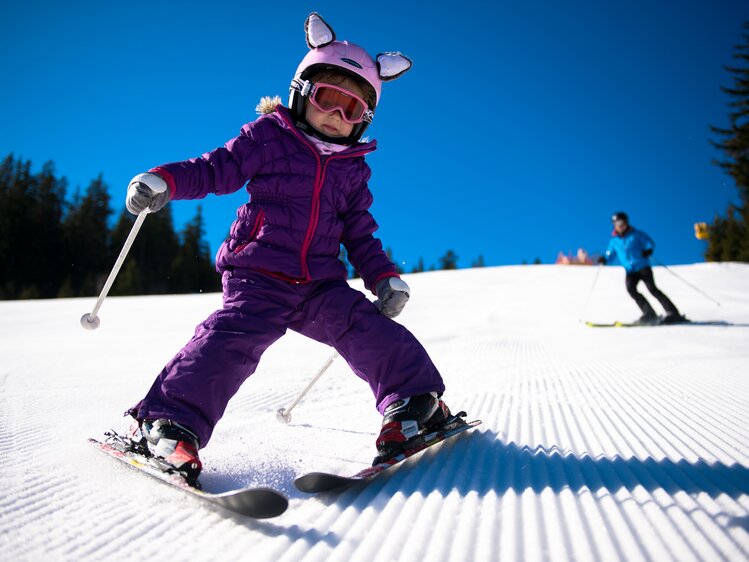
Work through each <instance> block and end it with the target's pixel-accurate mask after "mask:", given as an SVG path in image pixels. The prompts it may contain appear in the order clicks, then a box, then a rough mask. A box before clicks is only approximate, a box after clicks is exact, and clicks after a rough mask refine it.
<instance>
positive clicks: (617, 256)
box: [598, 212, 684, 324]
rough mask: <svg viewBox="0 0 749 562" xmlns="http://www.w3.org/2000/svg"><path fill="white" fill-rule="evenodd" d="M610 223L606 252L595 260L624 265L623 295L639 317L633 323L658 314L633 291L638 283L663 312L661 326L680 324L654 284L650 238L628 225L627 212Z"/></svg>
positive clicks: (673, 308) (646, 321) (678, 316)
mask: <svg viewBox="0 0 749 562" xmlns="http://www.w3.org/2000/svg"><path fill="white" fill-rule="evenodd" d="M611 222H612V223H613V224H614V231H613V232H612V235H611V240H609V245H608V248H607V249H606V253H605V254H604V255H603V256H601V257H600V258H599V259H598V262H599V263H601V264H605V263H610V262H612V261H617V262H618V263H619V264H620V265H622V266H624V269H625V271H626V272H627V276H626V279H625V283H626V286H627V292H628V293H629V296H631V297H632V298H633V299H634V301H635V302H636V303H637V306H639V307H640V310H641V311H642V316H641V317H640V318H639V320H638V321H637V322H638V323H642V324H652V323H655V322H656V321H657V320H658V315H657V314H656V313H655V310H653V307H652V306H651V304H650V303H649V302H648V300H647V299H646V298H645V297H644V296H643V295H642V294H641V293H640V292H638V291H637V285H638V284H639V283H640V281H642V282H643V283H645V286H646V287H647V289H648V291H650V294H652V295H653V296H654V297H655V298H656V299H657V300H658V302H659V303H660V304H661V306H662V307H663V309H664V310H665V311H666V316H665V317H664V318H663V320H662V322H663V323H666V324H670V323H674V322H680V321H682V320H683V319H684V317H683V316H682V315H681V314H680V313H679V311H678V309H677V308H676V306H675V305H674V303H673V302H671V299H669V298H668V297H667V296H666V295H665V294H664V293H663V291H661V290H660V289H659V288H658V287H656V285H655V280H654V279H653V270H652V269H651V267H650V256H651V255H652V254H653V250H654V249H655V242H653V239H652V238H651V237H650V236H648V235H647V234H646V233H645V232H643V231H642V230H638V229H636V228H635V227H633V226H631V225H630V224H629V217H628V216H627V213H623V212H618V213H614V215H613V216H612V217H611Z"/></svg>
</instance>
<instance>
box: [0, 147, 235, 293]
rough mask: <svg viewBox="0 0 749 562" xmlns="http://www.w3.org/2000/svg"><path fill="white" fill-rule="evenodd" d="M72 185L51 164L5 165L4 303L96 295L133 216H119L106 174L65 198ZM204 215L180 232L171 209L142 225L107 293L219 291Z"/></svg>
mask: <svg viewBox="0 0 749 562" xmlns="http://www.w3.org/2000/svg"><path fill="white" fill-rule="evenodd" d="M67 191H68V186H67V180H65V179H64V178H59V177H57V176H56V175H55V170H54V165H53V164H52V162H47V163H46V164H44V165H43V166H42V169H41V171H39V172H38V173H32V171H31V162H30V161H28V160H27V161H23V160H21V159H16V158H14V156H13V155H12V154H11V155H9V156H7V157H6V158H5V159H4V160H3V161H2V164H0V299H5V300H7V299H31V298H55V297H85V296H95V295H97V294H98V293H99V291H100V290H101V288H102V286H103V285H104V281H105V280H106V278H107V276H108V275H109V272H110V271H111V269H112V265H113V264H114V262H115V260H116V258H117V256H118V255H119V252H120V250H121V249H122V246H123V244H124V242H125V239H126V238H127V235H128V234H129V233H130V230H131V228H132V225H133V223H134V221H135V216H133V215H132V214H130V213H129V212H128V211H127V210H124V209H123V210H122V211H121V212H120V214H119V216H118V217H117V220H116V221H114V223H113V226H110V222H111V221H110V217H112V216H113V215H114V211H113V210H112V208H111V206H110V195H109V192H108V189H107V185H106V184H105V183H104V180H103V179H102V177H101V176H99V177H98V178H96V179H95V180H93V181H91V183H90V184H89V185H88V187H87V188H86V189H85V190H84V191H83V192H82V193H81V190H80V189H76V191H75V193H73V194H72V196H71V197H70V198H68V197H67V195H68V194H67ZM220 289H221V280H220V277H219V276H218V275H217V274H216V271H215V269H214V266H213V260H212V256H211V255H210V252H209V247H208V244H207V243H206V241H205V226H204V219H203V215H202V210H201V209H200V208H198V210H197V213H196V215H195V217H194V218H193V219H192V220H190V221H189V222H188V223H187V224H186V225H185V226H184V228H183V229H182V230H181V231H180V232H176V231H175V229H174V223H173V221H172V214H171V211H170V210H169V207H168V206H167V207H166V208H164V209H163V210H162V211H160V212H158V213H154V214H153V215H151V216H150V217H149V218H148V220H147V221H145V222H144V223H143V227H142V228H141V230H140V232H139V234H138V236H137V238H136V239H135V242H134V243H133V246H132V248H131V249H130V253H129V254H128V257H127V260H126V261H125V264H124V265H123V268H122V270H121V271H120V273H119V275H118V277H117V280H116V282H115V284H114V286H113V287H112V290H111V291H110V294H112V295H144V294H167V293H195V292H208V291H219V290H220Z"/></svg>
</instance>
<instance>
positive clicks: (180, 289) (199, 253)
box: [170, 206, 221, 293]
mask: <svg viewBox="0 0 749 562" xmlns="http://www.w3.org/2000/svg"><path fill="white" fill-rule="evenodd" d="M204 237H205V222H204V220H203V210H202V208H201V207H200V206H199V207H198V210H197V213H196V214H195V218H193V219H192V220H191V221H190V222H188V223H187V224H186V225H185V227H184V229H183V230H182V236H181V238H182V240H181V244H180V247H179V251H178V252H177V255H176V256H175V258H174V260H173V262H172V268H171V278H172V280H171V284H170V286H171V287H172V291H173V292H177V293H208V292H214V291H220V290H221V278H220V277H219V275H218V274H217V273H216V269H215V267H214V266H213V263H212V260H211V255H210V250H209V248H208V243H207V242H206V241H205V239H204Z"/></svg>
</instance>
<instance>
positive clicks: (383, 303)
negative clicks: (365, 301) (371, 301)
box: [375, 277, 411, 318]
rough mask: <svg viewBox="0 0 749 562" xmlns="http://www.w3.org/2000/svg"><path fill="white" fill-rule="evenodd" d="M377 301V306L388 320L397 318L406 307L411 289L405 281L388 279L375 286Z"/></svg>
mask: <svg viewBox="0 0 749 562" xmlns="http://www.w3.org/2000/svg"><path fill="white" fill-rule="evenodd" d="M375 290H376V292H377V300H376V301H375V306H376V307H377V308H379V309H380V312H381V313H382V314H383V315H384V316H387V317H388V318H395V317H396V316H398V315H399V314H400V313H401V312H402V311H403V307H404V306H406V303H407V302H408V298H409V296H410V295H411V289H410V288H409V286H408V285H407V284H406V282H405V281H403V279H399V278H397V277H386V278H385V279H383V280H382V281H380V282H379V283H377V285H376V286H375Z"/></svg>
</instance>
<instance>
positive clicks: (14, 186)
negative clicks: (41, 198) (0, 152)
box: [0, 154, 33, 299]
mask: <svg viewBox="0 0 749 562" xmlns="http://www.w3.org/2000/svg"><path fill="white" fill-rule="evenodd" d="M31 181H32V180H31V162H29V161H26V162H22V161H21V160H18V161H16V160H15V158H14V157H13V155H12V154H11V155H9V156H7V157H6V158H5V160H3V163H2V165H0V297H2V298H4V299H14V298H18V295H19V293H20V292H21V290H22V288H23V286H24V284H25V282H24V279H23V272H24V271H28V270H29V269H30V268H31V266H32V260H31V255H30V253H29V252H28V251H26V249H25V245H24V241H25V240H28V239H29V238H30V237H31V235H32V233H33V229H31V228H30V213H29V209H30V208H31V205H32V199H33V197H32V195H31Z"/></svg>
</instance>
